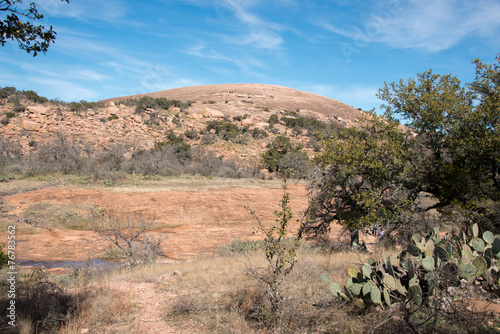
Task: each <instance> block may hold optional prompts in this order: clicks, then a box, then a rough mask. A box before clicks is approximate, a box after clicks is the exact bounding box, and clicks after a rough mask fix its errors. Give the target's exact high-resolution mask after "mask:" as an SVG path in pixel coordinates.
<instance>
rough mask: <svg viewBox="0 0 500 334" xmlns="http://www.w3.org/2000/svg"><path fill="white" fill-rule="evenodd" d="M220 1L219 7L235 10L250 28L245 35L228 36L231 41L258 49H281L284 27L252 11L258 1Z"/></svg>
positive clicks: (243, 22)
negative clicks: (281, 33) (281, 34)
mask: <svg viewBox="0 0 500 334" xmlns="http://www.w3.org/2000/svg"><path fill="white" fill-rule="evenodd" d="M218 3H219V8H227V9H229V10H230V11H231V12H233V13H234V16H235V18H236V19H237V20H238V21H240V23H242V24H243V25H244V26H245V28H246V29H245V30H248V33H245V34H244V35H243V36H236V37H234V36H233V37H230V38H228V39H227V40H228V41H229V42H231V43H234V44H245V45H250V46H253V47H255V48H257V49H267V50H277V49H280V47H281V45H282V44H283V39H282V37H281V36H280V34H279V32H280V31H281V30H283V28H282V27H281V26H280V25H279V24H276V23H274V22H270V21H265V20H263V19H262V18H261V17H259V16H257V15H255V14H253V13H252V12H251V11H250V9H251V8H252V7H254V6H256V5H257V3H258V1H250V0H246V1H245V0H221V1H220V2H218ZM219 11H221V9H219Z"/></svg>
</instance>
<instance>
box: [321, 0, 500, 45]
mask: <svg viewBox="0 0 500 334" xmlns="http://www.w3.org/2000/svg"><path fill="white" fill-rule="evenodd" d="M498 13H500V2H499V1H496V0H478V1H468V0H440V1H431V0H410V1H400V0H398V1H393V2H392V5H387V7H372V8H371V9H370V11H367V12H366V13H365V14H366V15H365V16H364V17H365V18H364V20H362V21H360V23H358V24H357V25H354V26H352V27H349V28H342V29H341V28H339V27H338V26H336V25H334V24H331V23H324V22H323V23H321V24H318V25H320V26H321V27H323V28H324V29H326V30H328V31H331V32H333V33H335V34H338V35H342V36H345V37H348V38H351V39H352V41H353V45H354V46H356V47H358V48H362V47H364V46H366V45H368V44H369V43H371V42H378V43H384V44H388V45H390V46H391V47H394V48H402V49H405V48H415V49H421V50H423V51H429V52H439V51H442V50H446V49H449V48H451V47H453V46H455V45H457V44H458V43H459V42H460V41H461V40H463V39H465V38H467V37H472V36H474V37H481V38H486V39H493V41H498V37H497V36H498V34H499V30H500V16H499V15H498Z"/></svg>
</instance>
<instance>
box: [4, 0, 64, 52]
mask: <svg viewBox="0 0 500 334" xmlns="http://www.w3.org/2000/svg"><path fill="white" fill-rule="evenodd" d="M62 1H63V2H67V3H69V0H62ZM43 17H44V16H43V14H42V13H40V11H39V5H37V4H36V3H35V2H30V4H29V5H28V6H26V5H24V4H23V1H22V0H0V44H1V45H2V46H5V44H6V43H7V41H8V40H9V39H10V40H12V41H16V42H17V44H18V45H19V48H20V49H21V50H25V51H26V52H28V53H31V52H33V56H36V55H37V54H38V53H39V52H43V53H45V52H46V51H47V50H48V48H49V46H50V44H51V43H53V42H54V40H55V39H56V34H57V33H56V32H55V31H54V30H52V26H50V27H48V28H47V27H45V26H44V25H42V24H39V25H37V24H36V23H35V21H39V20H41V19H43Z"/></svg>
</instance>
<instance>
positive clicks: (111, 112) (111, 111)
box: [108, 106, 120, 115]
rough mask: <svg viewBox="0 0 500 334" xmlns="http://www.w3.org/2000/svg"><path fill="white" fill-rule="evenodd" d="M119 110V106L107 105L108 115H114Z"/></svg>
mask: <svg viewBox="0 0 500 334" xmlns="http://www.w3.org/2000/svg"><path fill="white" fill-rule="evenodd" d="M119 111H120V108H118V107H114V106H113V107H108V114H110V115H116V114H117V113H118V112H119Z"/></svg>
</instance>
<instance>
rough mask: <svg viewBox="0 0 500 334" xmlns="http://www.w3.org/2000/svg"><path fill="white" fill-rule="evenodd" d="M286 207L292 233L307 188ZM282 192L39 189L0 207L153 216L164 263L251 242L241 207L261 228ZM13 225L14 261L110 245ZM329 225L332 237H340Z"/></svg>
mask: <svg viewBox="0 0 500 334" xmlns="http://www.w3.org/2000/svg"><path fill="white" fill-rule="evenodd" d="M288 191H289V193H290V198H291V202H290V206H291V208H292V210H293V212H294V214H295V217H294V221H293V224H292V229H293V228H296V227H297V226H298V223H297V222H296V218H299V217H301V213H302V212H303V211H304V210H305V209H306V207H307V189H306V187H305V186H304V185H302V184H296V185H289V187H288ZM282 195H283V190H282V189H280V188H279V187H275V188H272V187H271V188H269V187H267V188H266V187H258V188H257V187H256V188H251V187H233V188H229V187H227V188H222V187H221V188H217V189H212V190H210V191H206V190H196V191H176V190H170V191H154V192H137V191H135V192H132V191H129V192H125V191H121V192H117V191H106V190H99V189H67V188H45V189H39V190H34V191H28V192H25V193H21V194H16V195H11V196H6V197H4V198H3V203H4V206H6V207H10V208H13V210H11V211H10V212H8V214H10V215H14V216H16V215H17V216H18V217H19V218H21V216H22V212H23V211H24V210H26V208H28V207H30V206H31V205H33V204H37V203H47V204H52V205H56V204H57V205H65V204H67V205H73V206H75V205H87V204H89V205H98V206H100V207H104V208H115V210H116V211H120V212H133V213H141V212H142V213H144V216H145V217H149V216H154V217H155V220H154V221H155V223H154V230H153V231H152V232H151V233H152V234H154V235H158V234H166V235H167V239H166V240H165V241H164V243H163V251H164V253H165V255H166V256H167V258H170V259H188V258H192V257H195V256H199V255H202V254H207V253H211V252H213V251H215V250H217V249H218V248H219V246H221V245H224V244H228V243H230V242H232V241H234V240H236V239H257V238H261V237H262V235H253V231H254V228H255V227H256V226H257V222H256V221H255V220H254V219H253V218H252V217H251V215H250V213H249V211H248V210H247V209H246V208H245V207H249V208H252V209H253V210H255V212H256V214H257V215H259V216H261V220H262V222H263V223H264V224H266V225H269V224H271V223H272V222H273V221H274V219H275V216H274V214H273V212H274V211H275V210H277V209H279V201H280V200H281V198H282ZM23 225H25V224H21V223H18V232H17V235H16V237H17V240H18V241H19V243H18V244H17V246H16V247H17V248H16V251H17V255H18V258H17V259H18V260H30V261H49V260H53V261H62V260H67V261H84V260H87V259H89V258H97V257H99V256H100V255H102V254H103V253H104V252H105V250H106V249H108V248H109V247H111V244H110V243H109V242H104V241H102V240H98V238H97V236H96V234H95V233H94V232H92V231H88V230H68V229H57V228H52V229H51V230H48V229H44V228H36V229H35V233H32V231H31V233H23ZM340 230H341V228H340V227H339V226H335V227H334V228H333V234H338V233H340ZM1 238H2V239H5V236H2V237H1Z"/></svg>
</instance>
